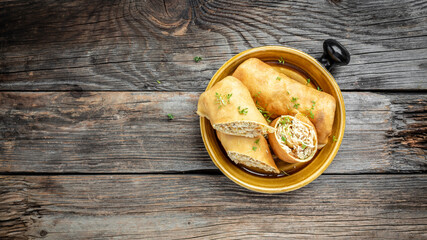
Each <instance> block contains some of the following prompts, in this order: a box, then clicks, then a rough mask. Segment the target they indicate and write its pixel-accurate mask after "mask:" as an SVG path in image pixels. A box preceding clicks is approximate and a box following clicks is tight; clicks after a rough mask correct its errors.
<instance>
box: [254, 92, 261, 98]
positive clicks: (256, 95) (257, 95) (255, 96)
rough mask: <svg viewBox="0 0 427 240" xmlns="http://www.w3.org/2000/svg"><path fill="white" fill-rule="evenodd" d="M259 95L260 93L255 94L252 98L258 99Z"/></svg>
mask: <svg viewBox="0 0 427 240" xmlns="http://www.w3.org/2000/svg"><path fill="white" fill-rule="evenodd" d="M260 94H261V91H259V92H257V93H256V94H255V95H254V97H253V98H257V97H259V95H260Z"/></svg>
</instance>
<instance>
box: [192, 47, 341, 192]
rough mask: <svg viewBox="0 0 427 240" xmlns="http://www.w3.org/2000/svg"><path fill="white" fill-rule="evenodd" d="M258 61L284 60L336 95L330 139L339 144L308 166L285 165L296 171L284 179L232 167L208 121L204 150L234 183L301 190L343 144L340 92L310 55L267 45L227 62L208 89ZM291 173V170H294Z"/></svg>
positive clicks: (266, 189)
mask: <svg viewBox="0 0 427 240" xmlns="http://www.w3.org/2000/svg"><path fill="white" fill-rule="evenodd" d="M253 57H254V58H259V59H261V60H262V61H265V62H271V61H277V60H278V59H280V58H283V59H284V61H285V62H286V63H287V64H290V65H292V66H294V67H296V68H299V69H302V70H303V71H304V72H305V74H307V75H308V76H309V77H310V79H312V80H313V81H314V82H315V83H316V84H317V86H320V88H322V89H323V91H324V92H327V93H329V94H331V95H332V96H334V98H335V99H336V100H337V109H336V112H335V119H334V125H333V128H332V134H331V136H335V137H336V141H335V142H334V141H333V140H332V137H331V138H330V140H329V143H328V144H327V145H326V146H325V147H324V148H323V149H322V150H320V152H319V153H318V154H317V156H316V157H315V158H314V159H313V160H312V161H311V162H309V163H308V164H303V165H302V164H300V165H298V164H297V165H286V164H283V165H282V169H283V167H285V168H286V167H287V168H290V167H291V168H293V169H295V170H294V171H293V173H292V174H290V175H287V176H283V177H271V178H269V177H263V176H257V175H254V174H251V173H248V172H247V171H244V170H243V169H242V168H239V167H238V166H236V165H235V164H233V163H232V162H231V161H230V160H229V159H228V157H227V155H226V153H225V152H223V150H222V148H221V146H220V144H221V143H220V142H219V141H218V139H217V137H216V134H215V130H214V129H213V128H212V126H211V124H210V122H209V120H207V119H206V118H200V128H201V134H202V138H203V141H204V144H205V147H206V149H207V151H208V153H209V155H210V157H211V159H212V161H213V162H214V163H215V165H216V166H217V167H218V168H219V169H220V170H221V171H222V172H223V173H224V174H225V175H226V176H227V177H228V178H230V179H231V180H233V181H234V182H236V183H237V184H239V185H241V186H243V187H246V188H248V189H251V190H253V191H257V192H264V193H280V192H287V191H292V190H295V189H298V188H300V187H303V186H305V185H306V184H308V183H310V182H311V181H313V180H314V179H316V178H317V177H318V176H319V175H320V174H322V172H323V171H325V170H326V168H327V167H328V166H329V164H330V163H331V162H332V160H333V158H334V157H335V155H336V154H337V152H338V149H339V146H340V144H341V141H342V138H343V135H344V127H345V108H344V100H343V97H342V94H341V91H340V89H339V87H338V85H337V83H336V82H335V80H334V78H333V77H332V76H331V74H330V73H329V72H328V71H327V70H326V69H325V68H323V67H322V66H321V65H320V64H319V63H318V62H317V61H316V60H315V59H314V58H312V57H311V56H309V55H308V54H306V53H304V52H301V51H298V50H295V49H292V48H286V47H280V46H266V47H259V48H253V49H249V50H247V51H244V52H242V53H240V54H238V55H236V56H234V57H232V58H231V59H230V60H228V61H227V62H226V63H225V64H224V65H223V66H222V67H221V68H220V69H219V70H218V71H217V72H216V73H215V75H214V76H213V77H212V79H211V81H210V82H209V84H208V86H207V88H206V90H208V89H210V88H211V87H212V86H213V85H214V84H215V83H217V82H218V81H220V80H222V79H223V78H225V77H226V76H228V75H232V74H233V72H234V70H235V69H236V68H237V67H238V66H239V65H240V64H241V63H242V62H244V61H245V60H247V59H248V58H253ZM291 170H292V169H291Z"/></svg>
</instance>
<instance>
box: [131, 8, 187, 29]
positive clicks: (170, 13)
mask: <svg viewBox="0 0 427 240" xmlns="http://www.w3.org/2000/svg"><path fill="white" fill-rule="evenodd" d="M137 8H138V10H139V11H138V12H139V13H142V14H143V15H144V17H145V18H146V19H147V20H148V21H149V22H150V23H151V24H153V25H154V26H156V27H158V28H159V29H160V31H159V32H161V33H162V34H164V35H172V36H182V35H185V33H186V32H187V30H188V25H189V23H190V22H191V6H190V5H189V2H188V1H186V0H163V1H149V3H144V4H141V5H138V6H137Z"/></svg>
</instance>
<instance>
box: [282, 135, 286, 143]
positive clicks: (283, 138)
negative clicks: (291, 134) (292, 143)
mask: <svg viewBox="0 0 427 240" xmlns="http://www.w3.org/2000/svg"><path fill="white" fill-rule="evenodd" d="M282 141H283V142H284V143H285V144H286V137H285V136H282Z"/></svg>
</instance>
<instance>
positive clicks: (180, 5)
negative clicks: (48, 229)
mask: <svg viewBox="0 0 427 240" xmlns="http://www.w3.org/2000/svg"><path fill="white" fill-rule="evenodd" d="M16 13H19V14H16ZM426 29H427V1H425V0H421V1H419V0H417V1H415V0H411V1H390V0H388V1H387V0H381V1H361V0H358V1H321V2H319V1H316V0H310V1H246V0H238V1H205V0H203V1H187V0H173V1H172V0H171V1H141V2H140V1H129V0H127V1H108V2H105V1H100V0H96V1H82V0H81V1H73V2H69V1H56V0H55V1H54V0H47V1H31V2H23V1H3V2H1V3H0V90H73V89H75V88H77V89H83V90H143V91H152V90H155V91H159V90H160V91H194V92H199V91H202V90H203V89H204V88H205V87H206V85H207V83H208V81H209V79H210V78H211V77H212V75H213V74H214V73H215V71H216V70H217V69H218V68H219V67H220V66H221V65H222V64H223V63H224V62H225V61H226V60H228V59H229V58H230V57H231V56H233V55H235V54H237V53H239V52H241V51H243V50H246V49H249V48H252V47H258V46H264V45H284V46H289V47H293V48H297V49H300V50H302V51H305V52H307V53H309V54H312V55H313V56H315V57H319V56H320V55H321V51H322V50H321V49H322V48H321V44H322V42H323V40H325V39H328V38H335V39H338V40H339V41H341V42H342V43H343V44H344V45H345V46H347V47H348V49H349V50H350V52H351V53H352V60H351V63H350V65H349V66H346V67H341V68H338V69H336V71H334V72H333V74H334V76H335V77H336V79H337V81H338V84H339V85H340V87H341V89H343V90H408V89H410V90H426V89H427V82H426V80H425V79H426V77H427V58H426V56H427V34H426ZM195 56H201V57H202V58H203V60H202V61H201V62H199V63H195V62H194V60H193V58H194V57H195ZM157 80H159V81H161V82H162V84H157V82H156V81H157Z"/></svg>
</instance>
